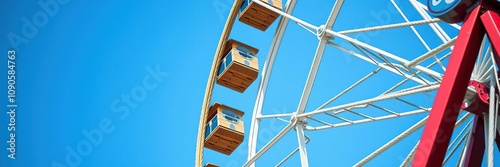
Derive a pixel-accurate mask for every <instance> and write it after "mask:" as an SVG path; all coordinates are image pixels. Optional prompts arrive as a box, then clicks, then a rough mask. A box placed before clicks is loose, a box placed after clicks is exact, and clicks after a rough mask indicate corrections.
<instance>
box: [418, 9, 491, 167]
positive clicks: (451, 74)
mask: <svg viewBox="0 0 500 167" xmlns="http://www.w3.org/2000/svg"><path fill="white" fill-rule="evenodd" d="M480 9H481V6H478V7H476V8H475V9H474V10H472V11H471V12H470V13H469V14H468V16H467V17H466V18H465V21H464V23H463V25H462V28H461V30H460V32H459V34H458V38H457V41H456V43H455V47H454V49H453V51H452V53H451V57H450V60H449V62H448V66H447V68H446V72H445V73H444V76H443V81H442V82H441V86H440V88H439V90H438V92H437V95H436V99H435V101H434V104H433V106H432V110H431V112H430V115H429V119H428V121H427V124H426V125H425V128H424V132H423V134H422V137H421V139H420V144H419V145H418V148H417V153H416V155H415V159H414V161H413V163H412V166H414V167H420V166H430V167H434V166H441V165H442V162H443V160H444V156H445V154H446V149H447V147H448V144H449V142H450V138H451V135H452V133H453V129H454V126H455V122H456V120H457V117H458V112H459V110H460V107H461V104H462V101H463V99H464V96H465V91H466V88H467V84H468V82H469V80H470V76H471V73H472V69H473V67H474V62H475V61H476V58H477V53H478V52H479V47H480V45H481V41H482V39H483V36H484V33H485V30H484V27H483V26H482V24H481V20H480V19H479V15H480V12H481V10H480Z"/></svg>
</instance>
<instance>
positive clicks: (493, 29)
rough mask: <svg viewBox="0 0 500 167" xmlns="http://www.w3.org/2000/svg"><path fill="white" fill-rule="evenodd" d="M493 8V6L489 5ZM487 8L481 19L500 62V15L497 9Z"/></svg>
mask: <svg viewBox="0 0 500 167" xmlns="http://www.w3.org/2000/svg"><path fill="white" fill-rule="evenodd" d="M488 8H491V7H488ZM488 8H487V9H486V12H484V14H482V15H481V20H482V21H483V25H484V27H485V29H486V33H487V34H488V38H489V39H490V42H491V45H492V46H493V51H494V53H495V61H496V63H497V64H500V62H499V61H500V58H499V57H498V56H499V55H498V52H499V51H500V16H499V15H498V9H497V11H494V10H495V9H488Z"/></svg>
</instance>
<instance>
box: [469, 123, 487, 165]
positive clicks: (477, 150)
mask: <svg viewBox="0 0 500 167" xmlns="http://www.w3.org/2000/svg"><path fill="white" fill-rule="evenodd" d="M472 129H473V131H472V136H471V138H470V140H469V145H468V146H467V153H466V154H465V161H464V166H481V164H482V162H483V156H484V148H485V147H486V146H485V144H484V135H485V134H484V120H483V118H481V117H480V116H478V115H475V116H474V125H473V126H472Z"/></svg>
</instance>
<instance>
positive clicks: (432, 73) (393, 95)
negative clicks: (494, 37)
mask: <svg viewBox="0 0 500 167" xmlns="http://www.w3.org/2000/svg"><path fill="white" fill-rule="evenodd" d="M254 2H255V3H258V4H260V5H262V6H264V7H266V8H268V9H269V10H272V11H274V12H276V13H279V14H281V16H282V17H281V20H280V21H279V24H278V27H277V29H276V32H275V35H274V38H273V41H272V44H271V47H270V49H269V52H268V56H267V59H266V63H265V65H264V68H263V70H262V73H261V80H260V83H259V87H258V92H257V97H256V102H255V106H254V111H253V115H252V122H251V128H250V135H249V142H248V159H247V161H246V163H245V164H244V165H243V166H245V167H247V166H254V165H255V162H256V161H257V160H258V159H259V158H260V157H261V156H263V155H264V153H265V152H267V151H268V150H269V149H270V148H271V147H273V145H274V144H276V143H277V142H279V141H280V140H281V139H282V138H283V137H284V136H285V135H286V134H287V133H288V132H289V131H291V130H292V129H294V130H295V131H296V133H297V141H298V147H297V148H296V149H295V150H293V151H292V152H291V153H290V154H288V155H287V156H286V157H284V158H283V160H281V161H280V162H279V163H278V164H277V165H276V166H280V165H282V164H283V163H285V162H286V160H288V159H290V158H291V157H292V155H294V154H296V153H297V152H298V153H299V154H300V162H301V166H309V159H308V154H307V147H306V144H307V143H308V142H309V141H311V140H314V138H310V137H307V136H306V132H307V131H321V130H328V129H334V128H338V127H345V126H355V125H358V124H364V123H371V122H376V121H384V120H387V119H397V118H402V117H410V116H414V115H422V114H428V112H429V111H431V109H432V103H429V104H421V103H417V102H413V101H412V100H408V99H407V97H426V98H429V99H431V100H432V101H433V100H434V98H436V97H435V94H436V92H437V90H438V89H439V88H440V86H441V83H442V81H443V75H444V73H445V71H446V69H447V68H446V63H445V62H447V61H448V60H449V59H450V55H451V53H452V51H453V50H454V48H453V46H454V44H455V43H456V42H457V37H456V36H453V35H452V36H450V34H448V33H447V32H446V31H445V30H444V29H443V28H442V27H441V25H440V24H439V23H441V20H440V19H436V18H432V17H431V16H429V15H428V14H427V12H426V10H427V9H426V6H425V5H423V4H422V3H420V2H418V1H416V0H409V1H408V3H410V4H411V5H412V6H413V7H414V11H413V12H417V13H418V14H419V15H420V16H421V19H420V20H414V21H410V20H409V19H408V18H407V16H406V14H405V13H404V12H403V11H402V10H401V8H400V7H399V5H398V4H396V3H395V2H394V1H393V0H391V3H392V5H393V6H394V7H395V8H396V9H397V11H398V13H399V14H400V16H401V17H402V18H404V20H405V22H400V23H390V24H386V25H380V26H373V27H364V28H357V29H348V30H341V31H334V30H333V27H334V26H335V20H336V19H337V17H338V15H339V13H340V12H341V9H342V6H343V4H344V1H343V0H337V1H336V3H335V4H334V6H333V8H332V10H331V12H330V15H329V17H328V19H327V21H326V23H325V24H324V25H319V26H316V25H313V24H311V23H308V22H306V21H304V20H301V19H299V18H297V17H295V16H293V15H291V13H292V12H293V10H294V8H295V6H296V3H297V0H290V1H287V4H286V5H285V10H284V11H280V10H277V9H275V8H273V7H271V6H269V5H268V4H266V3H264V2H261V1H254ZM346 3H349V2H346ZM290 20H291V21H293V22H295V23H296V24H298V25H299V26H301V27H302V28H304V29H305V30H306V31H308V32H311V33H312V34H313V35H315V36H317V37H318V40H319V41H318V46H317V49H316V52H315V54H314V58H313V61H312V65H311V68H310V71H309V74H308V77H307V80H306V82H305V85H304V89H303V92H302V95H301V97H300V101H299V104H298V107H297V109H296V110H295V111H290V112H289V113H281V114H265V112H263V111H265V110H264V109H263V104H264V99H265V96H266V92H267V89H268V84H269V81H270V77H271V72H272V69H273V66H274V62H275V59H276V56H277V54H278V49H279V47H280V44H281V41H282V39H283V36H284V32H285V30H286V27H287V26H288V25H289V24H288V23H289V21H290ZM416 26H428V27H429V28H430V30H432V33H433V35H435V36H437V37H438V38H439V39H440V41H441V42H442V43H441V44H439V45H438V46H437V47H430V46H429V44H428V43H427V42H426V41H425V40H424V38H423V37H422V35H421V33H420V32H419V31H417V29H416V28H415V27H416ZM450 27H452V28H455V29H456V30H459V29H461V27H460V26H459V25H457V24H450ZM397 28H410V29H411V30H412V32H413V34H414V35H415V36H416V37H417V38H418V39H419V41H420V42H421V44H422V45H423V46H424V47H425V48H426V49H427V52H425V53H423V54H419V55H411V56H408V55H404V56H403V55H397V54H393V53H391V52H390V51H388V50H387V49H383V48H379V47H376V46H373V45H371V44H369V43H366V42H363V41H360V40H358V39H355V38H353V37H352V34H355V33H363V32H373V31H388V30H392V29H397ZM427 35H428V34H427ZM342 44H348V45H342ZM327 46H330V47H331V48H333V49H337V50H339V51H342V52H344V53H347V55H350V56H352V57H355V58H357V59H359V60H362V61H364V62H367V63H369V64H371V65H373V70H372V71H368V72H367V73H366V75H365V76H363V77H361V78H359V80H357V81H355V82H353V83H352V84H351V85H349V86H348V87H346V88H345V89H344V90H342V91H340V92H339V93H338V94H336V95H334V96H333V97H332V98H331V99H329V100H327V101H325V102H324V103H323V104H322V105H320V106H318V107H317V108H316V109H314V110H310V111H307V110H306V105H307V104H308V100H309V96H310V94H311V91H312V89H313V85H314V82H315V78H316V74H317V72H318V69H319V64H320V62H321V60H322V57H323V55H324V54H325V48H326V47H327ZM311 54H312V53H311ZM493 55H494V54H493V51H492V46H491V44H490V42H489V41H488V40H486V38H485V40H483V41H482V44H481V48H480V52H479V56H478V58H477V61H476V63H475V65H474V68H473V72H472V75H471V77H470V78H471V80H475V81H478V82H481V83H485V82H488V81H490V82H491V83H489V85H490V86H491V89H490V91H491V92H489V93H490V97H497V96H498V95H497V94H496V93H495V87H498V85H500V84H499V83H498V75H497V73H496V72H493V71H497V69H496V68H497V67H496V66H495V64H494V60H495V59H494V58H492V57H493ZM404 57H414V58H413V59H410V60H408V59H405V58H404ZM381 72H386V73H391V74H394V75H396V76H399V77H400V81H399V82H397V83H391V85H392V86H391V87H390V88H389V89H387V90H383V91H380V92H378V93H377V92H371V94H370V95H371V97H369V98H364V99H357V100H354V101H351V102H347V103H343V104H339V103H336V102H337V101H338V100H339V99H341V98H342V97H344V96H345V95H346V94H348V93H350V92H352V91H353V90H356V89H357V88H359V87H363V86H367V83H369V80H370V79H373V78H376V77H377V74H379V73H381ZM495 80H496V81H497V82H495ZM495 85H497V86H495ZM476 93H477V92H476V90H475V89H474V88H472V87H468V88H467V89H466V91H465V97H464V99H463V101H464V103H467V102H470V101H473V100H474V99H475V98H476ZM487 93H488V92H487ZM491 100H492V101H491V102H490V103H491V104H498V98H491ZM387 103H390V104H393V105H397V106H403V107H400V108H397V109H394V108H391V107H390V106H387V105H386V104H387ZM497 108H498V107H497V106H494V105H490V111H495V112H496V110H497ZM461 113H462V114H460V117H459V119H458V121H456V122H455V126H454V128H453V129H457V132H459V133H458V134H457V135H455V136H454V138H453V140H452V142H450V143H449V144H447V145H446V146H447V148H446V151H445V153H446V155H445V157H444V160H443V164H445V163H450V162H448V161H449V159H450V157H451V156H452V155H455V154H458V155H459V158H458V159H459V160H458V161H457V162H456V165H458V166H467V165H468V164H470V162H472V161H471V160H470V159H469V158H470V156H469V154H471V150H473V148H477V147H473V145H474V144H475V143H474V142H473V141H474V139H476V140H475V141H478V139H479V140H483V142H486V143H487V148H488V149H487V159H488V162H487V163H488V164H489V165H492V164H493V160H492V159H493V154H494V153H493V149H492V148H493V141H494V139H495V136H496V133H497V130H498V128H497V127H498V122H497V118H496V115H497V114H488V115H486V116H484V118H479V117H478V116H476V115H474V114H472V113H469V112H461ZM263 119H277V120H280V121H283V123H284V124H286V126H285V127H284V128H283V129H282V130H281V131H280V132H278V133H277V134H276V135H275V136H274V137H273V138H272V139H271V140H270V141H269V142H268V143H267V144H265V145H264V146H263V147H262V148H261V149H260V150H257V140H258V132H259V124H260V122H261V120H263ZM428 119H429V118H428V117H425V118H424V119H422V120H420V121H419V122H417V123H415V124H414V125H412V126H411V127H409V128H408V129H407V130H405V131H403V132H401V134H400V135H398V136H395V137H394V138H393V139H392V140H390V141H388V142H387V143H386V144H384V145H382V146H381V147H380V148H378V149H376V150H374V152H373V153H371V154H369V155H367V156H366V157H365V158H363V159H361V160H360V161H359V162H357V163H356V164H354V166H363V165H365V164H366V163H369V162H370V161H371V160H372V159H374V158H376V157H377V156H379V155H380V154H381V153H382V152H384V151H386V150H387V149H390V148H391V147H392V146H394V145H395V144H397V143H398V142H399V141H401V140H403V139H404V138H406V137H407V136H409V135H410V134H413V133H415V132H416V131H417V130H418V129H420V128H422V127H423V126H424V125H425V124H426V123H427V121H428ZM464 123H466V124H465V125H463V124H464ZM483 124H484V125H483ZM481 127H482V129H481ZM480 130H483V131H485V132H484V133H485V134H486V136H487V137H486V139H484V136H483V138H481V137H480V135H477V134H478V133H475V132H477V131H480ZM418 145H419V142H417V143H415V147H414V148H413V149H411V151H410V152H409V153H408V155H407V156H406V158H405V159H404V160H403V161H402V164H401V166H409V165H410V164H411V162H412V161H413V159H414V157H415V154H416V152H418V151H417V148H418ZM440 165H441V164H440Z"/></svg>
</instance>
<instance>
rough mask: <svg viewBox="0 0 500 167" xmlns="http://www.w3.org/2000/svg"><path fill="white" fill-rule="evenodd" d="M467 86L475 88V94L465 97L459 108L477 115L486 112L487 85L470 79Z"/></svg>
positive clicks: (487, 100) (487, 99) (487, 105)
mask: <svg viewBox="0 0 500 167" xmlns="http://www.w3.org/2000/svg"><path fill="white" fill-rule="evenodd" d="M469 87H471V88H473V89H474V90H476V94H475V95H474V96H472V97H469V98H467V97H466V99H465V100H464V102H463V103H462V107H461V108H462V109H463V110H467V111H469V112H471V113H473V114H477V115H483V113H487V112H488V107H489V94H488V92H489V89H490V88H489V85H487V84H484V83H481V82H478V81H474V80H472V81H469Z"/></svg>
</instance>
